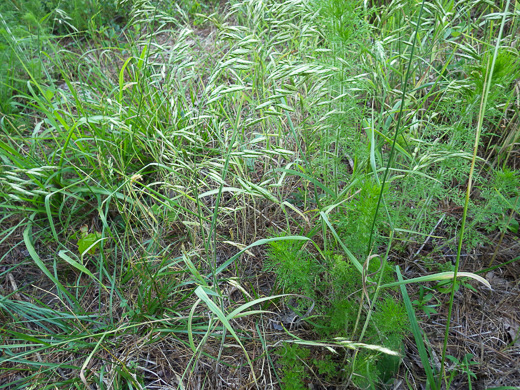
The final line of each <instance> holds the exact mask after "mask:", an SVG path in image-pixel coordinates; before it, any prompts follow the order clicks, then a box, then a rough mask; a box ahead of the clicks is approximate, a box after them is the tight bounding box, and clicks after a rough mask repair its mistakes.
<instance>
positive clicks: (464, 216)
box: [439, 0, 510, 388]
mask: <svg viewBox="0 0 520 390" xmlns="http://www.w3.org/2000/svg"><path fill="white" fill-rule="evenodd" d="M509 3H510V0H507V2H506V6H505V9H504V13H503V15H502V23H501V24H500V31H499V33H498V38H497V42H496V45H495V52H494V54H493V59H492V61H491V64H490V63H489V62H488V67H487V71H486V80H485V81H484V91H483V94H482V100H481V103H480V111H479V115H478V123H477V130H476V132H475V143H474V145H473V158H472V160H471V167H470V170H469V177H468V186H467V188H466V198H465V202H464V211H463V213H462V222H461V226H460V233H459V242H458V247H457V257H456V260H455V270H454V273H453V284H452V286H451V294H450V302H449V306H448V316H447V319H446V329H445V332H444V343H443V346H442V358H441V372H440V376H439V388H440V387H441V384H442V380H443V378H444V374H445V368H444V363H445V361H446V350H447V347H448V337H449V331H450V324H451V315H452V311H453V300H454V297H455V290H456V282H455V281H456V280H457V273H458V271H459V266H460V255H461V252H462V242H463V240H464V229H465V227H466V219H467V215H468V207H469V197H470V195H471V187H472V184H473V173H474V171H475V162H476V160H477V152H478V147H479V143H480V134H481V131H482V123H483V121H484V116H485V113H486V105H487V100H488V95H489V89H490V87H491V82H492V80H493V70H494V68H495V62H496V58H497V55H498V48H499V47H500V41H501V40H502V32H503V30H504V25H505V21H506V14H507V10H508V9H509Z"/></svg>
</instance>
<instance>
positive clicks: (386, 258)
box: [0, 0, 520, 389]
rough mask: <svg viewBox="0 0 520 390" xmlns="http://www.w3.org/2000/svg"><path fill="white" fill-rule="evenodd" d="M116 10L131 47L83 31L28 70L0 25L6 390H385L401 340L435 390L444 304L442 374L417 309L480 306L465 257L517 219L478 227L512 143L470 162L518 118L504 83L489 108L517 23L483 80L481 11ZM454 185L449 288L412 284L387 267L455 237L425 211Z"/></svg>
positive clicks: (241, 5)
mask: <svg viewBox="0 0 520 390" xmlns="http://www.w3.org/2000/svg"><path fill="white" fill-rule="evenodd" d="M122 3H124V4H123V5H124V6H125V7H127V8H124V9H128V10H130V14H129V17H128V19H129V20H130V21H131V23H130V24H129V25H127V26H125V27H124V28H123V29H122V30H121V31H119V29H116V28H114V29H113V31H112V33H110V34H108V33H106V34H105V32H106V30H105V29H103V28H102V27H101V26H98V25H97V24H96V23H97V22H96V21H97V20H98V19H96V18H97V16H92V17H91V18H90V19H89V20H88V26H89V27H88V29H87V30H88V34H87V37H86V39H85V37H84V36H81V35H80V36H78V35H77V33H74V34H72V35H70V36H68V37H67V38H68V39H69V40H70V41H71V43H70V44H68V43H64V42H63V41H61V42H60V41H56V40H53V39H51V38H49V39H48V37H42V38H41V39H42V40H44V42H45V47H46V50H45V51H44V52H42V53H41V55H40V56H39V57H38V58H36V59H33V60H31V59H29V58H27V55H28V54H27V50H26V49H25V47H24V41H23V40H22V39H21V38H19V37H17V36H16V34H10V33H9V31H10V30H9V29H10V27H9V25H8V23H7V21H5V20H4V19H2V20H3V23H4V28H5V31H4V34H3V37H4V39H5V40H6V42H7V43H8V47H9V48H10V50H11V51H10V53H11V56H12V58H13V60H12V61H13V63H14V62H16V63H17V64H20V65H19V66H20V68H19V69H17V72H20V73H22V74H23V75H24V77H25V86H24V87H23V88H18V87H15V86H14V85H15V84H13V83H12V82H13V81H14V79H15V78H14V76H9V77H10V78H9V80H10V81H9V82H8V83H6V84H7V87H8V88H10V91H11V92H10V93H11V96H12V97H11V99H12V101H13V102H16V107H17V110H15V111H10V112H6V113H5V115H3V116H2V120H1V123H0V124H1V126H2V127H1V129H2V131H1V134H0V158H1V159H2V166H1V170H0V199H1V201H0V207H1V208H2V212H3V219H2V221H3V222H2V223H3V224H5V226H6V228H5V229H4V230H3V231H2V238H1V239H0V247H1V248H9V247H10V246H12V247H13V249H12V250H11V249H6V250H5V251H3V253H2V254H1V256H2V257H0V262H2V263H4V264H5V265H6V266H5V267H2V271H1V272H2V274H1V276H5V277H7V278H10V280H12V281H13V282H12V283H11V285H10V286H9V287H8V288H7V289H4V290H5V291H4V290H0V316H2V317H3V320H4V321H5V325H4V327H3V331H4V338H3V341H2V346H1V348H2V349H3V351H4V353H3V355H1V356H0V365H1V368H2V371H3V372H4V373H5V377H6V378H7V379H5V380H4V379H1V380H0V388H20V389H21V388H27V386H32V387H33V388H64V389H65V388H81V387H82V386H85V387H88V386H93V385H96V386H97V387H99V388H107V389H108V388H121V389H123V388H166V387H167V386H170V387H175V388H214V387H219V386H220V387H222V386H237V387H244V388H246V387H247V388H249V387H256V388H274V387H275V384H274V383H273V380H272V379H270V375H271V374H268V373H271V372H274V373H275V374H276V375H275V377H277V378H278V382H280V385H281V386H282V387H283V386H285V388H303V387H302V386H304V384H303V383H304V382H303V380H304V379H305V378H307V377H308V378H310V379H309V381H310V380H314V379H316V378H318V379H316V380H319V381H321V382H322V383H330V384H331V385H338V386H340V385H341V386H345V387H347V386H355V387H359V388H370V387H372V388H374V387H375V386H379V385H383V384H390V383H391V382H392V380H393V379H395V377H396V375H397V373H398V369H399V364H400V357H401V356H402V352H403V333H404V332H405V331H407V330H408V329H411V331H412V333H413V335H414V337H415V342H416V343H417V347H418V349H419V351H420V358H421V359H422V364H423V366H424V367H425V370H426V373H427V377H428V386H430V387H431V388H435V387H436V386H437V387H439V388H440V385H439V384H438V383H440V381H442V380H443V379H444V378H447V377H448V376H447V375H446V374H445V372H444V370H445V368H444V361H445V356H446V345H447V340H448V332H449V330H450V323H449V318H450V315H451V310H452V307H453V304H454V291H455V287H456V283H455V282H453V283H452V288H451V295H450V299H449V303H448V307H449V310H448V322H447V325H446V329H445V330H446V339H445V340H446V341H445V343H444V348H443V351H442V363H441V366H440V370H437V368H436V367H434V366H433V364H432V363H431V362H430V361H429V357H428V352H427V349H428V348H427V347H426V344H423V333H422V332H421V330H420V321H418V319H417V317H416V314H415V310H414V307H413V305H412V303H411V298H410V297H409V293H408V291H407V290H406V286H407V285H411V284H420V285H423V286H428V285H430V283H431V282H438V281H445V280H448V281H455V280H457V278H459V279H460V278H461V277H466V278H471V279H473V280H476V281H478V282H480V283H482V284H484V285H486V286H488V287H489V283H488V282H487V281H486V280H485V279H483V278H482V277H480V276H478V275H475V274H472V273H468V272H460V270H459V268H460V256H461V250H462V246H463V244H464V239H466V240H467V241H466V242H467V243H468V245H478V244H481V243H483V242H484V241H483V240H485V236H484V235H482V234H481V233H480V231H479V229H477V228H479V227H480V225H479V224H482V223H484V222H485V223H487V224H491V225H492V226H493V229H498V228H499V227H500V226H501V225H500V223H504V222H503V221H504V218H503V217H502V215H503V214H505V213H509V215H514V213H517V212H518V206H517V203H514V206H513V202H509V201H508V203H507V205H503V206H501V208H500V207H498V206H495V205H496V203H497V199H499V197H508V198H510V197H512V196H514V195H515V190H514V188H513V189H511V188H512V187H514V186H511V181H514V180H515V179H514V175H512V178H510V179H509V180H510V181H509V182H508V183H506V184H504V185H503V186H502V187H500V188H497V190H498V191H495V192H494V193H492V192H490V191H488V195H486V196H487V197H484V200H482V204H483V210H484V211H481V212H480V214H479V213H477V212H475V213H474V214H471V213H472V209H471V207H470V206H471V204H470V194H471V187H472V185H471V184H472V180H473V175H474V174H475V167H476V164H481V166H482V171H481V172H480V173H479V175H478V176H477V177H476V178H475V180H477V181H479V180H480V183H481V184H482V182H483V181H484V180H485V177H492V176H493V175H496V176H497V177H498V176H499V175H500V174H501V172H502V170H503V169H502V167H503V164H504V163H505V162H507V161H508V159H509V158H510V155H511V153H512V148H513V145H514V143H515V142H516V141H515V140H516V136H515V133H514V131H512V130H510V129H508V130H506V132H505V133H504V134H499V135H498V136H497V139H498V140H499V141H497V142H501V145H502V147H501V148H500V149H498V151H497V152H495V151H492V150H491V149H490V148H488V149H485V150H484V152H485V153H483V154H486V156H487V157H488V160H487V163H488V164H487V165H485V164H484V159H483V158H480V157H479V155H480V154H481V153H479V150H482V148H485V146H484V145H483V143H482V142H481V138H482V135H481V134H482V129H483V127H484V123H486V124H487V125H488V126H489V127H492V126H493V125H495V126H499V123H500V121H502V120H503V118H506V117H508V116H509V115H510V107H511V104H512V101H513V100H514V99H513V98H514V90H513V89H512V88H511V84H510V82H511V80H512V79H510V76H508V75H506V74H505V73H501V74H500V77H501V78H500V83H501V84H500V85H499V86H498V87H497V88H501V91H503V92H504V93H503V94H497V95H493V94H492V93H491V92H490V88H491V87H490V86H491V85H492V77H491V75H492V74H493V69H494V67H495V66H496V64H497V61H499V60H500V59H501V61H502V63H503V64H506V65H507V66H509V67H511V69H516V68H514V67H515V66H518V67H520V65H518V63H517V62H515V61H514V60H511V58H510V56H509V55H508V54H506V51H505V49H504V51H501V46H500V43H501V42H504V43H503V44H502V46H504V45H505V42H508V43H509V44H512V40H513V38H512V31H514V26H516V18H513V16H512V15H509V14H507V13H506V12H505V11H503V12H501V14H500V16H501V17H502V19H501V25H500V30H499V33H498V38H497V44H496V45H495V46H494V52H493V55H492V56H491V55H490V54H485V52H486V50H487V49H488V48H489V47H491V42H492V41H493V40H494V39H495V35H496V31H495V30H496V29H495V28H494V24H493V23H494V22H493V20H494V19H493V18H494V17H495V16H496V12H494V11H493V10H492V9H488V8H487V7H491V6H490V5H488V4H487V3H480V2H476V3H475V4H474V6H475V7H476V8H474V9H473V8H471V7H470V6H469V5H467V4H465V2H435V3H430V2H422V3H417V2H411V1H405V0H402V1H397V2H395V1H394V2H392V3H391V4H388V5H377V4H373V7H369V6H368V5H369V2H343V1H337V0H327V1H325V2H312V1H304V0H289V1H283V2H278V1H250V0H247V1H246V0H243V1H242V0H240V1H233V2H230V3H229V4H228V5H227V6H226V7H225V8H224V9H214V10H215V12H214V13H212V14H208V15H202V14H196V15H195V13H194V12H191V11H189V10H188V11H186V8H185V7H184V5H185V4H184V3H183V4H181V5H180V6H179V7H177V8H176V9H175V10H174V11H172V9H169V8H167V7H164V5H161V4H162V3H160V2H151V1H141V2H138V3H135V4H134V5H133V7H131V9H130V6H129V5H128V4H126V3H125V2H122ZM120 5H121V4H120ZM508 5H509V2H508V3H507V4H506V5H505V8H504V9H505V10H507V9H508ZM206 6H207V8H205V7H206ZM214 6H215V5H214V4H209V3H208V4H204V7H202V6H201V8H197V9H198V10H202V9H203V8H204V9H211V7H214ZM377 7H378V8H377ZM475 10H476V11H475ZM492 11H493V12H492ZM472 12H477V13H478V17H479V18H481V19H482V20H483V22H485V23H486V24H485V25H486V28H481V27H480V26H479V25H478V24H475V22H473V17H474V15H472ZM508 18H509V20H508ZM508 21H509V24H508V23H507V22H508ZM83 22H85V21H83ZM71 23H72V22H71ZM190 23H195V24H196V26H197V27H195V26H194V25H193V24H190ZM198 26H203V27H201V28H199V27H198ZM487 27H489V28H487ZM82 28H83V27H81V26H79V28H78V29H77V30H81V29H82ZM475 48H478V49H481V48H482V53H484V54H482V53H481V52H480V51H478V50H476V49H475ZM508 50H509V51H511V52H514V51H515V50H517V48H512V47H511V48H509V49H508ZM501 53H504V54H501ZM489 60H491V62H490V63H491V66H490V68H489V69H486V73H485V75H486V81H485V82H484V83H483V84H482V85H480V84H478V82H477V80H478V78H475V77H474V76H473V73H472V72H474V71H476V72H478V69H481V68H479V67H480V66H482V64H484V62H485V61H489ZM31 61H37V67H36V69H37V70H38V71H35V68H34V67H33V66H31V65H30V64H31ZM40 70H41V72H40ZM508 82H509V84H508ZM472 83H473V84H472ZM16 85H18V84H16ZM480 87H482V90H481V91H480V90H478V88H480ZM479 99H480V101H481V104H480V107H481V110H480V112H479V114H478V115H476V107H477V102H478V101H479ZM486 105H489V106H490V107H491V109H490V110H488V111H486V109H485V108H486ZM475 118H477V126H476V128H477V131H476V134H475V138H474V139H475V143H474V148H473V154H471V153H470V152H468V151H467V147H468V145H469V141H468V138H469V137H468V136H469V135H472V134H473V130H472V128H473V124H474V120H475ZM451 128H455V129H456V131H453V132H451V130H450V129H451ZM497 128H498V127H497ZM493 137H495V135H493V136H490V138H489V139H488V141H489V142H491V143H492V140H493V139H494V138H493ZM479 148H480V149H479ZM492 160H494V161H495V162H493V161H492ZM468 165H469V167H468ZM487 166H494V167H495V168H489V170H488V169H487V168H485V167H487ZM467 168H469V172H470V176H469V184H468V185H467V189H466V197H465V204H464V214H463V217H462V220H461V222H462V226H461V228H460V233H458V240H459V241H458V251H457V257H456V262H455V265H454V267H450V266H449V264H446V265H443V266H436V267H435V266H434V267H432V268H431V269H430V271H431V272H429V273H428V274H425V275H419V276H417V275H412V276H411V277H410V276H409V275H407V274H406V271H403V273H401V271H400V269H399V268H398V267H395V264H394V263H395V257H396V256H395V253H399V252H398V249H396V247H397V246H399V245H407V244H409V245H413V244H415V243H416V242H417V240H418V238H417V237H422V238H425V237H426V240H430V239H432V238H433V236H434V235H435V236H437V235H438V234H442V235H444V236H445V241H449V240H450V239H452V238H453V237H455V232H456V231H458V230H459V228H458V225H456V222H457V221H456V218H455V217H454V216H452V215H448V216H446V213H444V214H442V212H439V211H438V210H439V208H440V205H441V203H442V202H443V200H444V199H449V200H450V201H452V202H454V203H460V202H461V201H462V199H463V197H462V191H461V189H460V187H461V186H462V183H463V182H464V180H465V178H466V176H467V172H468V169H467ZM508 177H509V176H508ZM454 182H455V183H457V185H456V186H453V185H452V184H451V183H454ZM482 186H483V188H484V185H483V184H482ZM452 187H455V188H452ZM496 192H498V195H496ZM516 196H518V195H517V194H516ZM488 205H490V206H489V207H488ZM491 205H493V207H492V206H491ZM470 215H471V216H472V221H473V222H472V224H473V225H472V226H470V227H469V228H468V227H466V226H465V223H466V219H467V218H468V217H469V216H470ZM509 219H510V220H511V219H512V218H509ZM443 220H444V221H445V222H443V224H442V227H443V229H444V231H443V232H442V233H441V232H437V230H436V229H437V228H438V226H439V224H440V223H441V221H443ZM508 224H510V222H508ZM465 230H467V231H469V232H470V235H469V238H468V234H467V232H466V233H465ZM424 242H425V243H426V241H424ZM18 247H20V248H25V249H24V250H23V251H20V250H15V249H14V248H18ZM269 248H271V249H269ZM266 249H267V250H266ZM266 258H267V260H266V261H265V264H264V259H266ZM268 263H269V264H270V265H269V264H268ZM267 271H271V272H267ZM394 271H395V272H396V275H397V276H396V277H397V281H395V280H394V276H393V273H394ZM296 276H297V277H296ZM397 287H399V288H400V291H401V293H402V300H403V301H404V305H403V304H402V303H401V302H400V299H401V298H397V290H396V288H397ZM13 298H14V299H13ZM283 313H288V314H289V315H290V316H291V317H292V320H291V321H286V320H285V319H284V318H285V317H286V316H284V315H282V314H283ZM405 313H407V316H408V318H409V323H410V326H408V325H407V324H406V314H405ZM393 320H395V322H392V321H393ZM389 323H390V324H397V325H399V326H397V325H396V328H399V329H390V328H392V326H389V325H388V324H389ZM283 345H290V346H294V347H290V348H289V349H288V351H289V352H287V353H286V355H285V356H284V355H282V354H281V353H280V350H279V349H278V348H279V347H280V346H283ZM305 348H312V350H313V351H314V352H315V353H316V356H319V357H320V358H312V359H311V358H310V357H309V356H308V354H307V355H305V353H304V352H302V351H304V350H305ZM298 351H299V352H298ZM291 353H292V354H295V356H292V355H290V354H291ZM291 356H292V357H291ZM284 359H285V360H284ZM291 359H293V360H291ZM392 359H393V360H392ZM277 361H278V362H277ZM284 362H286V363H284ZM287 362H293V363H294V362H296V363H294V365H293V366H292V367H291V364H293V363H287ZM280 367H282V368H280ZM298 370H301V371H298ZM295 373H299V374H298V375H295Z"/></svg>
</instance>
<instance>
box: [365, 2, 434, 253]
mask: <svg viewBox="0 0 520 390" xmlns="http://www.w3.org/2000/svg"><path fill="white" fill-rule="evenodd" d="M424 3H425V1H424V0H423V1H422V3H421V9H420V10H419V15H418V16H417V23H416V26H415V32H414V35H413V40H412V50H411V52H410V58H409V59H408V65H407V67H406V75H405V77H404V80H403V92H402V94H401V104H400V107H399V114H398V116H397V126H396V128H395V134H394V138H393V139H392V148H391V149H390V156H389V157H388V162H387V164H386V168H385V173H384V175H383V182H382V183H381V191H379V197H378V199H377V206H376V211H375V212H374V218H373V219H372V226H371V228H370V238H369V239H368V247H367V253H366V257H368V256H370V252H371V248H372V241H373V239H374V230H375V226H376V221H377V215H378V214H379V208H380V206H381V201H382V200H383V192H384V189H385V185H386V180H387V179H388V172H390V166H391V165H392V160H393V158H394V154H395V145H396V143H397V137H398V136H399V130H400V128H401V120H402V118H403V111H404V102H405V98H406V92H407V88H406V87H407V85H408V79H409V78H410V70H411V68H412V61H413V54H414V51H415V45H416V43H417V34H418V32H419V26H420V25H421V16H422V12H423V9H424Z"/></svg>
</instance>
